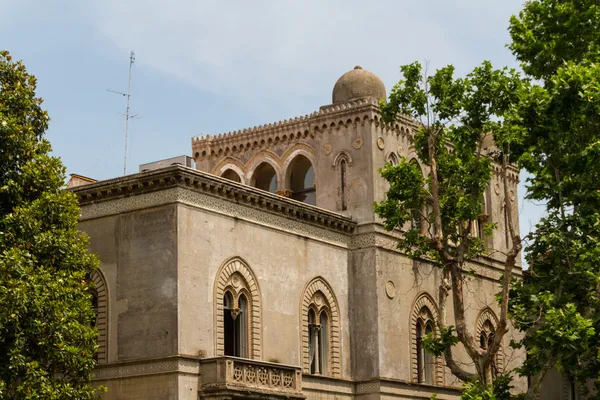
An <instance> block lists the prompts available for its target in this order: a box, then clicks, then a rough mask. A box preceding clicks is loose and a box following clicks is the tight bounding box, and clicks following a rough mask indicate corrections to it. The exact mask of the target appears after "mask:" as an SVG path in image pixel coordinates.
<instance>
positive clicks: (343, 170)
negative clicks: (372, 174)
mask: <svg viewBox="0 0 600 400" xmlns="http://www.w3.org/2000/svg"><path fill="white" fill-rule="evenodd" d="M347 164H348V163H347V162H346V160H345V159H343V160H341V161H340V202H341V204H342V211H346V210H347V209H348V205H347V204H346V180H347V177H346V173H347V171H346V168H348V166H347Z"/></svg>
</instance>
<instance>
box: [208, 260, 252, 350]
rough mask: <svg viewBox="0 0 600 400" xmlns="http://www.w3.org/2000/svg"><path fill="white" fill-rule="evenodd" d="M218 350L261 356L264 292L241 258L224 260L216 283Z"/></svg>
mask: <svg viewBox="0 0 600 400" xmlns="http://www.w3.org/2000/svg"><path fill="white" fill-rule="evenodd" d="M215 306H216V310H215V311H216V313H215V314H216V317H217V318H216V319H217V321H216V322H217V323H216V330H215V342H216V354H217V356H234V357H242V358H253V359H259V358H260V350H261V348H260V325H261V324H260V292H259V289H258V282H257V281H256V278H255V277H254V274H253V273H252V271H251V270H250V268H249V267H248V265H247V264H246V263H245V262H243V261H242V260H241V259H239V258H237V257H236V258H233V259H231V260H229V261H227V262H226V263H225V264H223V265H222V266H221V268H220V270H219V272H218V274H217V281H216V283H215Z"/></svg>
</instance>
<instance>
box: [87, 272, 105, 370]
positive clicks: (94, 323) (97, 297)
mask: <svg viewBox="0 0 600 400" xmlns="http://www.w3.org/2000/svg"><path fill="white" fill-rule="evenodd" d="M88 279H89V280H91V281H92V282H94V286H95V287H94V288H92V289H90V294H91V296H92V298H91V301H92V309H93V311H94V316H93V318H92V319H91V320H90V326H91V327H93V328H96V329H97V330H98V351H97V352H96V354H95V358H96V361H97V362H98V364H103V363H106V362H108V308H109V307H108V306H109V305H108V288H107V286H106V281H105V280H104V276H103V275H102V272H101V271H100V270H96V271H94V272H92V273H91V274H90V276H89V277H88Z"/></svg>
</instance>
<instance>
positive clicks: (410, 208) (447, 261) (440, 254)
mask: <svg viewBox="0 0 600 400" xmlns="http://www.w3.org/2000/svg"><path fill="white" fill-rule="evenodd" d="M401 71H402V74H403V80H401V81H400V82H399V83H398V84H397V85H396V86H395V87H394V88H393V89H392V91H391V94H390V96H389V100H388V102H387V103H382V105H381V110H382V114H383V118H384V121H386V122H388V123H391V122H393V121H395V119H396V118H397V117H398V115H399V114H404V115H408V116H410V117H412V118H414V119H415V120H417V121H419V122H420V124H419V129H418V131H417V132H416V134H415V136H414V146H415V149H416V152H417V155H418V157H419V159H420V160H421V162H422V163H424V164H425V170H426V171H427V172H426V176H425V177H423V175H422V171H421V169H420V168H419V167H418V166H417V165H415V164H414V163H412V162H410V161H409V160H407V159H406V158H404V159H402V160H401V161H400V163H399V165H397V166H393V165H391V164H388V165H386V167H385V168H384V169H383V170H382V171H381V174H382V176H383V177H384V178H385V179H386V180H387V182H388V183H389V185H390V189H389V191H388V192H387V195H386V198H385V199H384V200H382V201H381V202H379V203H376V204H375V211H376V213H377V214H378V215H379V216H380V217H381V218H382V219H383V221H384V224H385V228H386V229H388V230H392V229H401V230H404V231H405V233H404V235H403V237H402V239H401V240H400V242H399V247H400V248H401V249H402V250H403V251H405V252H406V253H408V254H409V255H410V256H412V257H422V258H425V259H427V260H429V262H431V263H433V264H434V265H435V266H436V267H438V268H440V269H441V270H442V276H443V279H442V283H441V285H440V287H439V292H438V306H439V308H440V318H439V320H438V321H437V323H438V330H439V331H440V332H442V333H443V334H442V335H440V336H438V337H437V338H429V339H428V340H427V341H426V344H427V347H428V349H429V350H430V351H432V352H434V353H443V354H444V357H445V360H446V365H447V366H448V367H449V368H450V370H451V371H452V373H453V374H454V375H455V376H457V377H458V378H459V379H462V380H464V381H467V380H471V379H473V378H478V379H479V381H480V382H482V383H483V384H489V383H491V382H490V381H491V378H490V376H489V370H490V368H489V367H490V364H491V362H492V360H493V358H494V357H495V355H496V353H497V352H498V350H499V348H500V345H501V342H502V339H503V337H504V335H505V333H506V332H507V310H508V299H509V283H510V280H511V277H512V271H513V267H514V266H515V262H516V259H517V256H518V254H519V251H520V250H521V239H520V237H519V236H518V234H517V230H516V229H515V226H514V224H515V223H516V221H514V213H513V207H512V203H511V201H510V200H509V195H508V193H509V190H510V186H511V185H512V184H511V183H509V181H508V174H509V171H510V170H511V169H514V166H513V165H512V164H511V161H512V160H511V154H512V153H511V152H512V148H511V146H512V145H518V144H519V143H520V140H521V135H522V132H521V130H520V129H518V128H515V127H514V125H512V124H507V123H505V122H504V119H503V118H504V116H505V114H507V113H508V112H509V111H510V110H511V105H512V104H514V102H515V101H516V100H517V98H516V97H517V96H518V93H520V90H521V89H520V88H521V86H522V85H523V82H522V80H521V79H520V77H519V76H518V74H517V73H516V72H515V71H512V70H507V69H502V70H497V69H494V68H493V67H492V65H491V64H490V63H489V62H484V63H483V64H482V65H481V66H479V67H477V68H475V69H474V70H473V72H471V73H470V74H469V75H467V76H466V77H465V78H456V77H455V76H454V68H453V67H452V66H447V67H445V68H442V69H440V70H438V71H436V72H435V73H434V74H433V75H431V76H426V75H425V71H424V70H423V68H422V66H421V65H420V64H419V63H413V64H410V65H405V66H402V67H401ZM494 167H497V168H499V170H500V171H501V181H502V182H503V183H504V187H505V190H504V195H503V198H504V206H503V212H505V213H506V220H507V221H508V230H509V245H508V249H507V251H506V254H505V255H504V260H505V262H504V271H503V274H502V277H501V278H500V280H499V282H498V289H499V291H500V292H501V296H500V297H501V301H500V318H499V321H498V324H497V326H496V332H495V335H494V337H493V341H492V343H491V345H490V346H489V347H488V349H485V350H484V349H482V348H481V347H480V345H479V340H478V338H475V337H474V334H473V332H472V330H471V329H470V327H469V326H468V325H467V323H466V320H465V309H466V307H467V304H466V302H465V298H464V295H465V294H464V293H465V288H464V284H465V278H466V276H467V275H469V272H470V270H471V267H469V261H472V260H474V259H475V258H476V257H478V256H481V255H484V254H485V253H486V247H485V246H484V241H483V240H482V238H481V237H480V236H479V235H475V234H474V225H475V224H476V221H478V219H479V218H481V217H482V196H483V195H484V192H485V190H486V188H487V187H488V186H489V185H490V180H491V179H492V174H493V168H494ZM513 172H514V171H513ZM415 215H417V217H416V218H418V219H420V220H421V221H423V224H424V225H425V227H426V228H422V227H420V224H410V222H411V220H413V219H414V218H415ZM495 228H496V224H494V223H493V222H492V221H488V223H487V224H486V227H485V229H484V230H485V233H486V234H487V235H489V234H491V231H492V230H493V229H495ZM449 296H451V301H452V304H451V306H452V307H453V310H454V319H455V320H454V321H453V322H454V324H449V323H448V322H447V321H446V314H447V313H446V308H447V306H448V305H447V303H448V302H447V300H448V297H449ZM454 331H455V332H456V336H453V335H454ZM458 341H460V343H462V345H463V346H464V348H465V349H466V352H467V353H468V355H469V357H470V358H471V359H472V361H473V364H474V365H475V368H476V371H477V374H473V373H472V372H470V371H467V370H465V369H463V367H462V366H461V365H459V364H458V363H457V362H456V361H455V359H454V356H453V353H452V351H453V350H452V346H453V345H454V344H456V343H457V342H458Z"/></svg>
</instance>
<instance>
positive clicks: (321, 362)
mask: <svg viewBox="0 0 600 400" xmlns="http://www.w3.org/2000/svg"><path fill="white" fill-rule="evenodd" d="M301 307H302V313H301V320H300V323H301V337H300V339H301V343H302V368H303V371H304V373H307V374H315V375H324V376H333V377H339V376H340V341H339V337H340V334H339V329H340V327H339V320H340V314H339V308H338V305H337V300H336V299H335V296H334V294H333V291H332V290H331V287H330V286H329V285H328V284H327V283H326V282H325V281H324V280H323V279H322V278H320V277H318V278H315V279H313V280H312V281H311V282H309V283H308V285H307V287H306V289H305V291H304V295H303V296H302V301H301Z"/></svg>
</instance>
